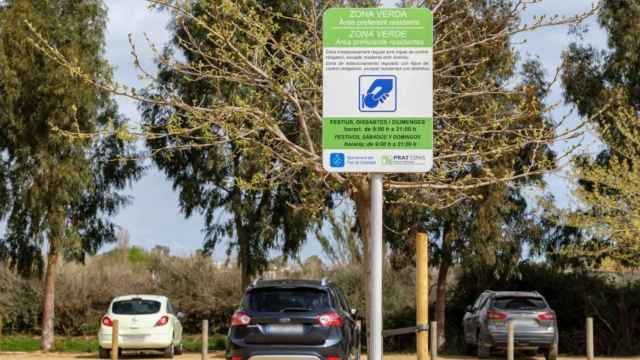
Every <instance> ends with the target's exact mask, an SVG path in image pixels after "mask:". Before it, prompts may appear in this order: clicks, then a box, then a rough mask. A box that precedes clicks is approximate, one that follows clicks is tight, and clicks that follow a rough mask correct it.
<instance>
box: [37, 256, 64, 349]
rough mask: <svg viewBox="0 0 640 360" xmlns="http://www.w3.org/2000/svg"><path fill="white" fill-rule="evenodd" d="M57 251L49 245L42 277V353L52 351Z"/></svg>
mask: <svg viewBox="0 0 640 360" xmlns="http://www.w3.org/2000/svg"><path fill="white" fill-rule="evenodd" d="M59 256H60V255H59V254H58V249H57V248H56V247H55V246H53V245H50V249H49V255H48V256H47V269H46V273H45V276H44V303H43V310H42V341H41V343H40V347H41V349H42V350H43V351H51V349H53V341H54V329H53V320H54V318H55V287H56V271H57V269H58V259H59Z"/></svg>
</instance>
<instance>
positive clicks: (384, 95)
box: [358, 75, 398, 112]
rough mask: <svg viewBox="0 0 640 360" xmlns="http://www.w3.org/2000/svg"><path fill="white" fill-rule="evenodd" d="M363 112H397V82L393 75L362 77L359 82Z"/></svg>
mask: <svg viewBox="0 0 640 360" xmlns="http://www.w3.org/2000/svg"><path fill="white" fill-rule="evenodd" d="M358 83H359V84H358V88H359V94H358V95H359V96H358V98H359V104H358V108H359V110H360V111H361V112H395V111H396V109H397V104H396V102H397V100H398V96H397V93H398V91H397V81H396V77H395V76H393V75H362V76H360V78H359V80H358Z"/></svg>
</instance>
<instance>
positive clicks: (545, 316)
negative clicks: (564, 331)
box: [538, 311, 556, 321]
mask: <svg viewBox="0 0 640 360" xmlns="http://www.w3.org/2000/svg"><path fill="white" fill-rule="evenodd" d="M555 318H556V315H555V314H554V313H552V312H551V311H545V312H543V313H540V314H538V320H540V321H551V320H555Z"/></svg>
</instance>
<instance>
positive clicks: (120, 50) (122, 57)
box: [105, 0, 606, 259]
mask: <svg viewBox="0 0 640 360" xmlns="http://www.w3.org/2000/svg"><path fill="white" fill-rule="evenodd" d="M445 1H446V0H445ZM395 2H396V1H395V0H386V1H384V4H385V6H392V5H393V4H394V3H395ZM105 3H106V5H107V7H108V9H109V22H108V27H107V58H108V59H109V61H110V62H111V64H112V65H113V66H114V67H115V79H116V80H117V81H119V82H121V83H124V84H127V85H131V86H135V87H137V88H140V87H142V86H144V84H143V83H141V82H140V81H139V80H138V78H137V73H136V71H135V68H134V67H133V59H132V57H131V54H130V52H131V49H130V47H129V42H128V36H129V34H132V36H133V38H134V41H135V42H136V44H137V48H138V51H139V53H140V54H141V60H142V63H143V66H145V67H146V68H147V69H148V70H153V69H155V65H154V63H153V59H152V58H153V56H152V52H151V50H150V48H149V46H147V44H146V40H145V37H144V34H147V35H148V37H149V38H150V39H151V40H152V41H153V43H154V44H155V45H156V46H157V47H158V48H162V46H163V44H165V43H166V42H167V41H168V40H169V33H168V31H167V30H166V25H167V21H168V17H167V16H166V14H164V13H161V12H158V11H152V10H149V9H147V3H146V2H145V1H144V0H105ZM591 3H592V0H562V1H558V0H546V1H543V2H542V3H541V4H536V5H531V6H529V8H528V9H527V11H526V13H525V19H524V21H525V22H526V21H529V20H530V19H531V18H532V17H533V16H534V15H543V14H546V15H554V14H558V15H571V14H575V13H578V12H580V11H584V10H586V9H588V8H589V7H590V5H591ZM587 25H588V26H589V32H588V33H587V34H586V36H585V38H584V41H585V42H588V43H591V44H594V45H595V46H597V47H599V48H604V47H605V45H606V37H605V34H604V33H603V32H602V31H601V30H600V29H599V28H598V25H597V23H596V21H595V19H591V20H590V21H588V23H587ZM526 36H527V38H528V40H527V42H526V43H524V44H516V45H514V46H516V48H517V50H518V51H519V52H520V54H521V57H522V58H529V57H539V59H540V61H541V62H542V64H543V66H544V67H545V69H546V71H547V75H548V76H549V77H550V76H552V74H555V69H556V68H557V67H558V66H559V65H560V61H561V59H560V56H561V53H562V51H563V50H564V49H565V48H566V46H567V45H568V44H569V43H570V42H571V41H575V40H576V38H575V37H574V36H570V35H568V28H567V27H564V26H562V27H554V28H547V29H543V30H538V31H536V32H534V33H529V34H527V35H526ZM520 40H522V39H520V38H516V39H515V41H514V42H515V43H519V42H520ZM561 99H562V91H561V89H560V88H559V86H556V87H554V88H553V92H552V94H551V96H550V97H549V99H548V102H549V103H555V102H560V101H561ZM117 100H118V103H119V105H120V111H121V112H122V113H124V114H125V115H126V116H127V117H128V118H129V119H130V120H131V121H133V122H138V121H139V119H140V116H139V114H138V111H137V109H136V104H135V103H133V102H132V101H130V100H128V99H125V98H118V99H117ZM568 111H569V109H568V108H567V107H562V108H560V109H559V110H558V111H556V112H554V114H553V116H554V117H555V118H560V117H561V116H562V115H563V114H565V113H567V112H568ZM574 121H575V120H574ZM434 136H436V137H437V136H438V134H437V133H436V134H434ZM594 146H595V145H594V144H593V141H592V140H591V139H589V138H587V140H586V146H585V147H584V148H583V151H593V148H594ZM558 149H560V147H558ZM548 180H549V188H548V190H549V191H550V192H552V193H553V194H554V195H555V196H556V197H557V198H558V199H559V201H560V203H561V204H563V205H565V206H570V205H572V204H573V203H574V201H572V199H571V198H570V196H569V190H570V187H571V184H570V182H568V181H567V180H566V179H565V177H564V176H563V175H562V174H559V175H550V176H548ZM128 193H129V194H130V195H131V196H132V197H133V201H132V203H131V204H130V205H129V206H128V207H126V208H124V209H123V210H122V211H121V212H120V213H119V215H118V216H117V217H116V219H115V221H116V223H117V224H118V225H120V226H122V227H124V228H126V229H128V231H129V233H130V236H131V243H132V244H133V245H137V246H142V247H145V248H152V247H153V246H155V245H158V244H159V245H164V246H168V247H170V248H171V252H172V253H173V254H176V255H187V254H191V253H192V252H193V251H194V250H196V249H198V248H200V246H201V244H202V238H203V235H202V231H201V229H202V225H203V219H202V218H201V217H200V216H198V215H197V214H194V215H193V216H192V217H191V218H190V219H185V218H184V216H183V215H182V214H181V212H180V208H179V205H178V200H177V193H176V192H174V191H173V189H172V186H171V182H170V181H169V180H167V179H166V178H165V176H164V175H163V174H162V173H160V172H159V171H158V170H156V169H155V168H154V167H153V166H150V168H149V169H148V171H147V172H146V175H145V176H144V177H143V178H142V179H141V180H140V181H139V182H137V183H136V184H134V185H133V187H132V188H131V189H130V190H129V191H128ZM318 249H319V247H318V245H317V244H316V242H315V241H314V239H309V241H308V243H307V245H306V246H305V247H304V249H303V252H302V257H303V258H304V257H307V256H309V255H312V254H317V253H318ZM225 250H226V244H223V245H221V246H219V248H218V249H217V250H216V254H215V257H216V258H217V259H222V258H223V254H224V251H225Z"/></svg>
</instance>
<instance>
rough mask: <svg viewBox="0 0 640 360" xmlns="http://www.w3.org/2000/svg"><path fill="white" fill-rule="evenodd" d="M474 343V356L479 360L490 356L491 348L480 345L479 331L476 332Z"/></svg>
mask: <svg viewBox="0 0 640 360" xmlns="http://www.w3.org/2000/svg"><path fill="white" fill-rule="evenodd" d="M476 343H477V345H476V355H477V356H478V358H479V359H485V358H488V357H489V356H491V348H490V347H488V346H484V345H482V337H481V336H480V331H478V335H477V336H476Z"/></svg>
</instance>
